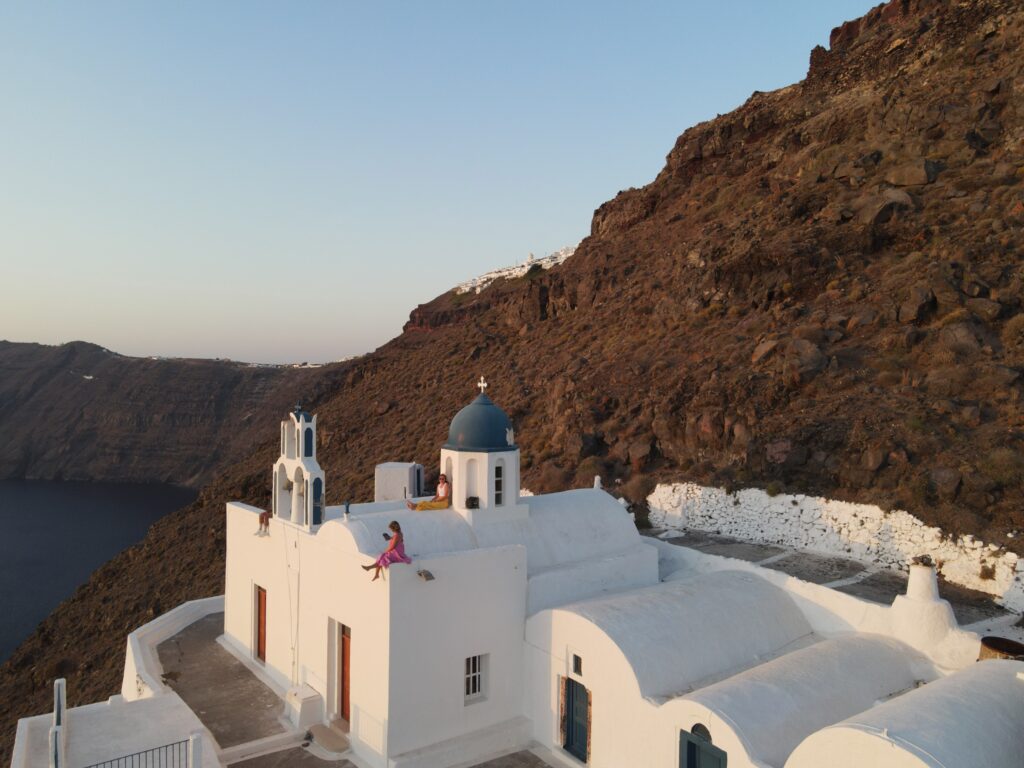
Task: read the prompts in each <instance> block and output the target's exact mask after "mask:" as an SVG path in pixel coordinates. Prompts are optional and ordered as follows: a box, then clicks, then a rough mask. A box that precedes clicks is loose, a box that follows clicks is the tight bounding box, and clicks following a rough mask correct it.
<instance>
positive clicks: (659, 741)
mask: <svg viewBox="0 0 1024 768" xmlns="http://www.w3.org/2000/svg"><path fill="white" fill-rule="evenodd" d="M310 435H311V436H312V437H311V438H310V437H307V436H310ZM309 439H312V441H313V445H312V446H310V444H309V442H308V440H309ZM293 451H294V454H293ZM300 461H301V462H305V463H303V464H302V465H301V467H300V466H299V462H300ZM438 469H439V470H440V471H441V472H444V473H445V474H446V475H447V476H448V478H449V479H450V482H451V486H452V492H451V506H450V508H448V509H442V510H431V511H412V510H410V509H408V507H407V505H406V504H405V500H404V499H393V500H386V499H378V500H375V501H374V502H368V503H364V504H353V505H351V506H348V507H347V508H346V507H328V508H325V509H323V511H322V515H318V514H317V504H318V499H319V500H321V501H322V498H323V497H322V488H323V486H322V481H323V473H322V471H321V470H320V467H319V465H318V464H317V463H316V456H315V418H313V417H311V416H309V415H308V414H305V413H304V412H297V413H295V414H291V415H290V417H289V419H288V420H286V421H285V422H284V423H283V424H282V458H281V459H280V460H279V462H278V464H277V465H275V469H274V479H275V488H274V497H273V498H274V504H275V506H274V509H273V510H272V511H273V517H272V520H271V522H270V529H269V534H268V535H256V534H257V518H258V516H259V514H260V512H261V511H262V510H258V509H256V508H253V507H249V506H247V505H244V504H240V503H231V504H228V508H227V515H228V544H227V580H226V583H227V586H226V595H225V636H224V638H223V640H224V642H225V644H226V645H228V646H229V647H230V648H232V649H233V650H234V651H235V653H236V654H238V655H239V656H240V657H244V658H247V659H250V660H252V661H254V663H255V664H257V665H258V668H259V669H260V670H262V674H263V675H264V676H265V678H266V679H267V680H268V682H271V683H272V684H273V685H274V686H275V687H276V688H277V689H278V690H279V691H280V692H281V693H282V696H283V697H284V698H285V701H286V703H287V708H288V712H289V716H290V717H291V718H292V720H293V722H294V724H295V725H296V726H298V727H306V726H308V725H311V724H313V723H323V724H330V725H331V726H332V727H333V728H335V729H337V730H339V731H342V732H344V733H345V734H346V735H347V738H348V740H349V742H350V744H351V748H352V750H353V751H354V753H355V755H357V756H358V758H359V759H360V760H362V761H363V762H364V763H365V764H367V765H372V766H381V767H383V766H396V767H397V766H446V765H463V764H465V765H469V764H471V763H472V761H473V760H474V759H478V758H483V757H485V756H487V755H493V754H495V753H499V752H501V751H506V750H511V749H515V748H521V747H524V746H526V745H529V744H531V743H534V744H538V743H539V744H540V745H543V746H544V747H547V748H549V749H551V750H552V753H553V754H554V755H556V757H557V759H558V760H560V761H562V762H564V763H565V764H566V765H596V766H608V767H609V768H611V767H615V768H619V767H621V766H680V767H681V768H693V767H694V766H725V765H727V764H728V765H732V766H766V765H770V766H779V767H780V768H781V767H782V766H783V765H785V766H802V765H815V764H818V765H820V764H821V763H816V762H815V760H818V759H820V756H815V755H816V752H815V747H814V744H816V743H819V742H820V743H823V744H828V745H829V746H828V749H835V744H836V743H843V742H844V739H852V737H851V736H850V734H855V735H856V738H857V739H860V740H861V741H862V742H865V743H867V742H872V739H873V738H877V739H881V740H882V741H884V742H886V744H889V747H886V748H884V749H883V748H882V747H877V745H873V742H872V746H871V748H870V749H869V748H868V747H865V746H863V744H862V746H861V748H862V749H865V750H867V751H865V753H864V754H865V755H866V754H874V751H872V750H875V747H877V750H881V751H883V752H885V751H886V749H888V752H887V754H889V758H887V759H888V760H889V762H877V763H872V764H877V765H918V764H922V765H924V764H928V765H930V764H931V763H927V762H924V763H918V762H915V760H918V759H919V758H918V757H914V755H915V754H916V753H917V752H918V751H920V750H923V749H937V750H939V751H941V750H942V749H947V750H948V749H952V747H951V746H950V745H948V744H947V745H935V744H920V745H915V744H912V743H905V742H907V741H908V740H907V739H903V740H902V741H901V740H900V739H899V738H897V737H896V736H895V735H890V733H889V732H888V731H884V732H883V731H880V732H879V733H877V734H874V735H873V736H872V735H865V734H864V733H862V732H861V731H860V730H859V729H858V727H856V726H855V725H850V724H846V723H847V721H848V720H850V719H851V718H852V721H851V722H856V721H857V718H859V717H864V716H866V715H867V714H874V713H876V710H877V707H878V706H880V705H881V704H882V703H884V704H885V706H886V707H889V708H890V709H893V710H896V711H903V710H905V712H904V715H905V714H906V712H913V711H915V709H916V708H917V707H918V706H922V707H927V705H928V697H927V696H926V695H925V694H926V692H929V691H931V690H933V689H932V688H931V685H932V681H939V680H942V681H944V682H945V684H946V685H952V686H953V688H954V689H961V690H962V687H961V686H958V685H957V684H956V683H955V681H956V680H957V679H964V680H966V679H967V677H969V674H968V673H971V672H972V671H973V669H972V667H973V664H974V660H975V659H976V658H977V656H978V637H977V636H976V635H973V634H971V633H967V632H964V631H962V630H960V629H959V628H958V627H957V625H956V621H955V619H954V618H953V615H952V611H951V609H950V607H949V604H948V603H946V602H945V601H943V600H940V599H939V597H938V594H937V592H936V591H935V590H934V584H935V574H934V570H933V569H931V568H930V566H914V569H915V570H914V571H913V575H912V579H911V588H910V591H909V592H908V595H906V596H905V597H903V598H898V599H897V601H896V603H894V604H893V606H879V605H874V604H870V603H866V602H865V601H862V600H859V599H857V598H854V597H851V596H848V595H844V594H841V593H838V592H835V591H833V590H830V589H827V588H825V587H820V586H818V585H813V584H807V583H805V582H800V581H798V580H796V579H793V578H792V577H788V576H785V575H784V574H780V573H776V572H774V571H768V570H766V569H762V568H758V567H756V566H752V565H749V564H747V563H740V562H738V561H734V560H727V559H724V558H718V557H714V556H709V555H703V554H701V553H698V552H695V551H693V550H686V549H682V548H678V547H673V546H671V545H667V544H664V543H662V542H659V541H657V540H654V539H649V538H644V537H641V536H640V535H639V534H638V532H637V530H636V527H635V526H634V524H633V521H632V518H631V517H630V515H628V513H627V512H626V511H625V510H624V508H623V507H622V505H621V504H620V503H619V502H618V501H617V500H616V499H615V498H614V497H612V496H611V495H610V494H608V493H606V492H605V491H603V490H602V489H600V487H595V488H588V489H581V490H571V491H565V492H561V493H553V494H546V495H541V496H523V495H521V493H520V471H519V449H518V447H517V446H516V444H515V435H514V431H513V428H512V424H511V423H510V422H509V419H508V418H507V416H506V415H505V414H504V412H502V411H501V409H500V408H499V407H498V406H497V405H495V404H494V402H492V401H491V399H490V398H489V397H487V395H486V394H484V393H483V391H481V394H480V395H479V396H478V397H477V398H476V399H475V400H473V401H472V402H471V403H470V404H469V405H467V406H466V407H465V408H464V409H462V411H460V412H459V413H458V414H457V415H456V416H455V417H454V419H453V420H452V422H451V426H450V429H449V435H448V439H447V441H446V442H445V443H444V445H443V446H442V447H441V448H440V452H439V459H438ZM318 481H319V482H320V483H321V485H320V486H319V488H320V493H319V494H318V493H317V491H316V489H315V488H314V486H313V485H311V483H316V482H318ZM392 521H396V522H398V523H399V524H400V526H401V529H402V531H403V533H404V537H405V547H406V551H407V553H408V554H409V556H410V557H411V559H412V563H411V564H410V565H404V564H396V565H393V566H391V568H390V569H389V570H388V572H387V576H386V578H385V579H383V580H381V581H376V582H372V581H370V579H369V577H368V575H367V573H366V571H364V570H363V566H365V565H367V564H369V563H372V562H373V560H374V558H375V557H376V556H377V555H378V554H379V553H380V552H381V551H382V550H383V549H384V547H385V546H386V544H387V541H386V539H385V537H384V535H385V534H386V533H387V532H388V525H389V523H391V522H392ZM986 664H995V662H988V663H986ZM999 664H1003V662H999V663H998V664H996V666H998V665H999ZM1005 664H1006V665H1008V666H1006V667H1005V668H1003V669H1001V670H997V668H996V667H987V669H988V670H989V674H990V675H995V677H997V678H999V679H1000V680H1002V681H1003V683H1004V684H1005V685H1007V686H1008V687H1009V688H1011V689H1013V690H1015V691H1017V692H1016V694H1015V695H1016V696H1017V697H1018V698H1017V699H1016V700H1014V701H1015V703H1013V704H1007V705H1006V706H1009V707H1021V706H1024V698H1022V697H1024V678H1022V679H1019V680H1018V679H1017V678H1016V675H1017V674H1024V664H1021V663H1015V662H1005ZM1015 664H1016V666H1014V665H1015ZM950 680H953V681H954V682H953V683H950ZM1014 681H1015V682H1014ZM926 683H927V685H926ZM964 685H967V683H965V684H964ZM1017 689H1019V690H1017ZM972 697H976V694H975V693H970V692H968V693H967V694H966V695H965V701H970V700H971V699H972ZM1012 699H1013V697H1012V696H1011V700H1012ZM965 706H966V705H965ZM1011 711H1016V710H1011ZM1021 711H1024V710H1021ZM883 715H884V713H883ZM894 717H895V719H896V720H898V719H899V717H896V716H894ZM995 719H996V720H997V721H998V720H999V718H995ZM843 728H845V729H846V730H843ZM837 729H838V730H837ZM819 732H820V733H819ZM883 733H884V735H883ZM812 736H814V739H811V737H812ZM917 738H918V739H919V740H921V741H926V740H927V739H926V738H925V736H922V735H920V734H919V735H918V736H917ZM854 740H855V739H854ZM988 741H989V742H990V743H991V744H992V745H994V746H992V748H991V750H992V751H990V752H989V753H988V756H989V758H990V762H989V763H987V764H988V765H1003V764H1005V765H1010V764H1011V763H1004V762H1000V759H999V754H1000V750H1003V753H1004V754H1005V750H1006V749H1011V748H1016V746H1020V744H1019V741H1020V735H1019V733H1018V734H1017V735H1016V736H1012V735H1009V734H1007V733H1002V734H995V735H993V736H991V738H989V739H988ZM805 742H809V743H810V744H811V746H807V744H805ZM1015 745H1016V746H1015ZM798 747H799V749H798ZM890 747H891V748H890ZM877 750H875V751H877ZM806 756H811V757H806ZM837 759H838V758H837ZM801 760H804V762H801ZM794 761H795V762H794ZM834 764H836V765H838V764H839V763H838V762H836V763H834ZM944 764H948V763H944Z"/></svg>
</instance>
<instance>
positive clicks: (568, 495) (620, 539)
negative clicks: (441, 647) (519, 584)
mask: <svg viewBox="0 0 1024 768" xmlns="http://www.w3.org/2000/svg"><path fill="white" fill-rule="evenodd" d="M521 502H522V503H524V504H528V505H529V507H530V516H529V518H528V519H527V520H525V521H519V522H510V523H494V524H491V525H481V526H478V527H477V528H476V536H477V540H478V541H479V542H480V546H481V547H497V546H504V545H506V544H522V545H523V546H525V547H526V567H527V571H528V572H529V573H531V574H533V573H536V572H537V571H542V570H546V569H549V568H558V567H561V566H564V565H567V564H569V563H575V562H579V561H581V560H596V559H599V558H603V557H607V556H608V555H612V554H615V553H618V552H622V551H624V550H626V549H629V548H631V547H634V546H636V545H637V543H639V542H640V535H639V534H638V533H637V530H636V526H635V525H634V524H633V519H632V518H631V517H630V516H629V515H628V514H627V513H626V510H625V509H624V508H623V506H622V505H621V504H620V503H619V502H618V501H616V500H615V498H614V497H612V496H610V495H609V494H607V493H606V492H604V491H602V490H599V489H596V488H584V489H580V490H575V491H562V492H560V493H547V494H544V495H543V496H524V497H523V498H522V499H521Z"/></svg>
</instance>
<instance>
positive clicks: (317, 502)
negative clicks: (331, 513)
mask: <svg viewBox="0 0 1024 768" xmlns="http://www.w3.org/2000/svg"><path fill="white" fill-rule="evenodd" d="M323 521H324V481H323V480H321V479H320V478H319V477H317V478H315V479H314V480H313V525H320V524H321V523H322V522H323Z"/></svg>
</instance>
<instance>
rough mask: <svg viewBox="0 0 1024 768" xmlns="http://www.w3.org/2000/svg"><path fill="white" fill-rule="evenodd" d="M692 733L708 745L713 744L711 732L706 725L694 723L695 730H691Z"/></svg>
mask: <svg viewBox="0 0 1024 768" xmlns="http://www.w3.org/2000/svg"><path fill="white" fill-rule="evenodd" d="M690 733H692V734H693V735H694V736H700V737H701V738H702V739H704V741H706V742H707V743H708V744H710V743H711V731H709V730H708V727H707V726H706V725H704V723H694V724H693V728H691V729H690Z"/></svg>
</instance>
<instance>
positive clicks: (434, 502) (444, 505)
mask: <svg viewBox="0 0 1024 768" xmlns="http://www.w3.org/2000/svg"><path fill="white" fill-rule="evenodd" d="M451 496H452V487H451V485H449V484H448V478H447V477H445V476H444V475H441V477H439V478H438V479H437V494H436V495H435V496H434V498H432V499H431V500H430V501H421V502H420V503H419V504H413V503H412V502H411V501H407V502H405V506H407V507H408V508H409V509H412V510H416V511H417V512H418V511H421V510H424V509H448V507H450V506H451V504H452V499H451Z"/></svg>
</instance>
